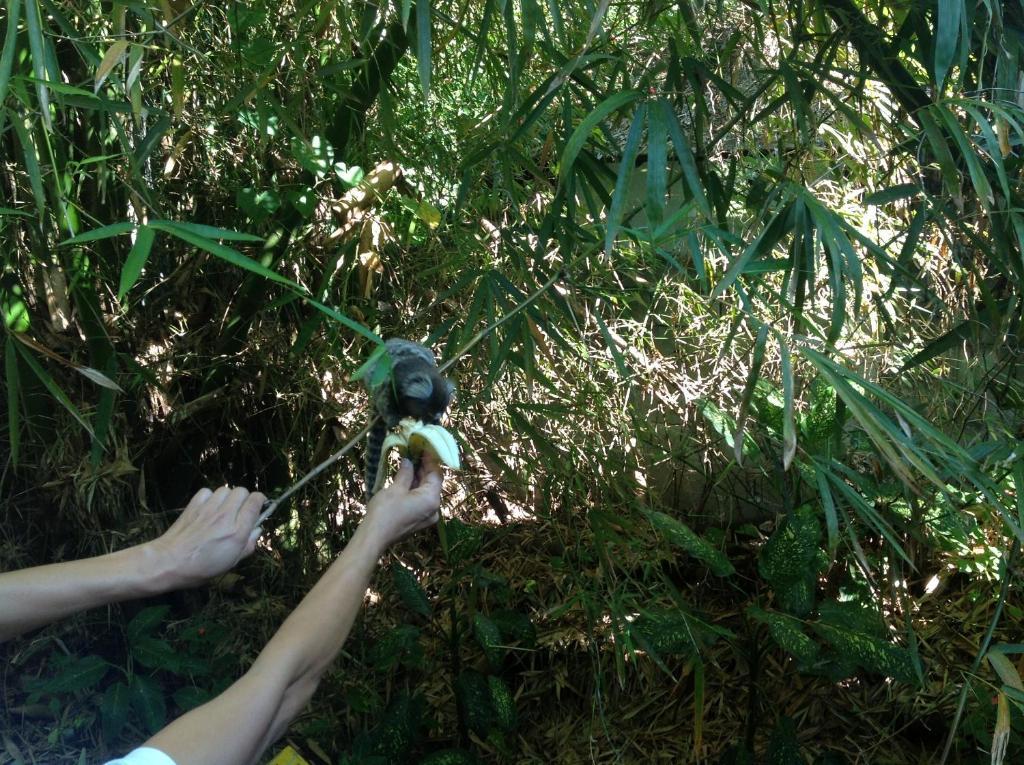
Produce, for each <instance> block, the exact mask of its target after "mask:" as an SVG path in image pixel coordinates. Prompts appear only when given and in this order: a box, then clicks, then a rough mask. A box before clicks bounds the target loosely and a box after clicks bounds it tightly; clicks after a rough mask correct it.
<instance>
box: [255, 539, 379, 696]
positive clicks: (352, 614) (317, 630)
mask: <svg viewBox="0 0 1024 765" xmlns="http://www.w3.org/2000/svg"><path fill="white" fill-rule="evenodd" d="M383 550H384V545H383V544H382V543H381V542H380V541H379V539H378V538H377V537H376V536H375V534H374V532H373V531H372V530H370V529H368V528H367V527H366V526H365V525H363V526H360V527H359V529H358V530H357V531H356V533H355V535H354V536H353V537H352V540H351V541H350V542H349V543H348V545H347V546H346V547H345V550H344V551H343V552H342V554H341V555H340V556H338V559H337V560H336V561H335V562H334V563H333V564H332V565H331V567H330V568H329V569H327V571H326V572H325V573H324V574H323V576H321V577H320V581H318V582H317V583H316V585H315V586H314V587H313V589H311V590H310V591H309V593H308V594H307V595H306V597H305V598H303V600H302V602H301V603H300V604H299V605H298V607H296V609H295V610H294V611H293V612H292V613H291V615H289V617H288V618H287V619H285V621H284V623H283V624H282V625H281V627H280V629H278V631H277V633H276V634H275V635H274V637H273V638H271V640H270V642H269V643H267V645H266V647H265V648H264V649H263V651H262V652H261V653H260V655H259V657H258V658H257V659H256V663H255V664H254V665H253V669H257V668H259V667H260V665H262V664H267V665H269V666H273V667H275V668H276V669H277V671H281V672H284V674H285V675H286V676H287V677H288V678H289V684H291V683H295V682H297V681H299V680H300V679H302V678H308V677H311V676H312V677H319V676H320V675H321V674H323V672H324V670H326V669H327V667H328V666H329V665H330V663H331V661H332V660H333V659H334V657H335V656H336V655H337V653H338V651H339V650H340V649H341V646H342V644H343V643H344V642H345V638H346V637H348V633H349V631H350V630H351V629H352V624H353V622H354V621H355V618H356V615H357V614H358V613H359V608H360V606H361V605H362V602H363V597H364V596H365V594H366V589H367V587H368V586H369V583H370V576H371V575H372V574H373V570H374V568H375V567H376V565H377V561H378V559H379V558H380V556H381V554H382V553H383Z"/></svg>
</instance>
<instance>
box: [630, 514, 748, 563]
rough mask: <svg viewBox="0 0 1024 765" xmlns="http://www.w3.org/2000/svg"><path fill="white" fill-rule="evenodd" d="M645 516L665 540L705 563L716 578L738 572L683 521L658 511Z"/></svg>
mask: <svg viewBox="0 0 1024 765" xmlns="http://www.w3.org/2000/svg"><path fill="white" fill-rule="evenodd" d="M644 514H645V515H646V516H647V519H648V520H649V521H650V522H651V525H652V526H654V528H655V529H657V530H658V532H659V533H660V534H661V535H662V536H663V537H665V539H667V540H668V541H669V542H671V543H672V544H674V545H675V546H676V547H679V548H680V549H682V550H683V551H684V552H686V553H687V554H688V555H691V556H693V557H694V558H696V559H697V560H699V561H701V562H702V563H705V564H706V565H707V566H708V568H710V569H711V573H713V574H714V575H715V576H731V575H732V574H734V573H735V572H736V569H735V568H733V565H732V563H731V562H730V561H729V559H728V558H727V557H726V556H725V555H724V554H723V553H722V551H721V550H719V549H718V548H717V547H713V546H712V545H710V544H709V543H708V542H707V541H706V540H705V539H704V538H703V537H701V536H699V535H698V534H696V533H694V531H693V530H692V529H691V528H690V527H689V526H687V525H686V524H685V523H683V522H682V521H680V520H677V519H676V518H673V517H672V516H670V515H666V514H665V513H661V512H658V511H657V510H645V511H644Z"/></svg>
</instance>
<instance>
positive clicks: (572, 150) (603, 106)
mask: <svg viewBox="0 0 1024 765" xmlns="http://www.w3.org/2000/svg"><path fill="white" fill-rule="evenodd" d="M639 97H640V91H638V90H624V91H621V92H619V93H615V94H613V95H611V96H609V97H608V98H606V99H605V100H604V101H602V102H601V103H600V104H599V105H598V106H597V108H595V109H594V110H593V111H592V112H590V114H588V115H587V116H586V117H585V118H584V119H583V121H582V122H580V124H579V125H577V126H576V129H575V130H574V131H573V132H572V135H570V136H569V140H568V141H566V143H565V149H564V150H563V151H562V159H561V163H560V167H559V170H558V183H559V185H560V186H563V185H565V183H566V181H568V179H569V175H570V174H571V173H572V168H573V165H574V164H575V162H576V157H578V156H579V153H580V150H581V149H582V148H583V146H584V144H586V142H587V141H588V140H589V139H590V133H591V131H593V130H594V128H596V127H597V125H598V124H599V123H600V122H601V121H602V120H604V119H606V118H607V117H608V116H609V115H610V114H612V112H615V111H617V110H619V109H621V108H622V107H623V106H625V105H626V104H629V103H632V102H633V101H635V100H636V99H637V98H639Z"/></svg>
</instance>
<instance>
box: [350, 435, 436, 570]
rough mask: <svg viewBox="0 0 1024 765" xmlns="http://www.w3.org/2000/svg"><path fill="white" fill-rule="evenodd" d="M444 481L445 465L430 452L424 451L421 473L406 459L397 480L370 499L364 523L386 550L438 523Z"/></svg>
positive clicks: (420, 467) (396, 476)
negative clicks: (442, 474) (442, 473)
mask: <svg viewBox="0 0 1024 765" xmlns="http://www.w3.org/2000/svg"><path fill="white" fill-rule="evenodd" d="M441 481H442V479H441V466H440V465H439V464H438V461H437V457H435V456H434V455H433V454H431V453H430V451H429V450H425V451H424V452H423V458H422V460H421V462H420V466H419V469H418V470H416V469H414V468H413V464H412V462H411V461H409V460H408V459H403V460H402V466H401V468H399V470H398V473H397V474H396V475H395V479H394V480H393V481H392V482H391V484H390V485H389V486H388V487H387V488H386V489H383V490H382V491H379V492H377V494H375V495H374V497H373V499H371V500H370V503H369V505H367V507H366V517H365V518H364V519H363V523H362V527H363V528H365V529H367V530H368V531H369V532H370V533H372V535H373V538H374V539H375V540H376V541H377V544H378V545H379V547H380V548H381V550H382V551H383V550H384V549H386V548H388V547H390V546H391V545H392V544H394V543H395V542H397V541H399V540H400V539H404V538H405V537H407V536H409V535H410V534H412V533H414V532H416V531H419V530H420V529H425V528H427V527H428V526H433V525H434V524H435V523H437V519H438V510H439V508H440V507H441Z"/></svg>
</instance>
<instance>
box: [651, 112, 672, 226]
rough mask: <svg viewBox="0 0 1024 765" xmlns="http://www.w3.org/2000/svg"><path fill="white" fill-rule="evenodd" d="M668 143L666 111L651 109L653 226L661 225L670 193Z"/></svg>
mask: <svg viewBox="0 0 1024 765" xmlns="http://www.w3.org/2000/svg"><path fill="white" fill-rule="evenodd" d="M658 106H659V107H660V104H659V105H658ZM666 142H667V127H666V123H665V110H664V109H661V108H655V109H651V110H650V113H649V114H648V115H647V218H648V220H649V221H650V222H651V224H652V225H653V226H658V225H659V224H660V223H661V220H662V217H663V215H664V210H665V194H666V192H667V191H668V185H667V184H668V177H667V175H666V173H667V165H668V146H667V145H666Z"/></svg>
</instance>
